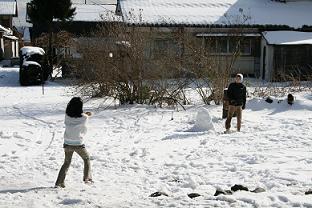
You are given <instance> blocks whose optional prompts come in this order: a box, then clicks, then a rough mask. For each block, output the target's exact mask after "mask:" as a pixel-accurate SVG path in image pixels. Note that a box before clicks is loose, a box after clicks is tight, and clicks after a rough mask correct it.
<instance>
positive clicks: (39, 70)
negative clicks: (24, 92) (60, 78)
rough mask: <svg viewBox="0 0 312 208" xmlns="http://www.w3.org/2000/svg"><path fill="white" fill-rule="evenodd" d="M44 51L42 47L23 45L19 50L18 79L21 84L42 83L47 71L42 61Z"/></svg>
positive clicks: (47, 74)
mask: <svg viewBox="0 0 312 208" xmlns="http://www.w3.org/2000/svg"><path fill="white" fill-rule="evenodd" d="M44 55H45V52H44V50H43V49H42V48H39V47H32V46H25V47H23V48H21V50H20V71H19V81H20V84H21V85H35V84H42V83H44V81H46V80H47V79H48V76H49V73H48V71H47V69H48V67H46V65H45V62H44Z"/></svg>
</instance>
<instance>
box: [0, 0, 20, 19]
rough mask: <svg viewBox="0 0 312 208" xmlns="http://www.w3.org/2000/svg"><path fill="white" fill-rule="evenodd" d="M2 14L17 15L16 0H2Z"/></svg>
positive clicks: (0, 8)
mask: <svg viewBox="0 0 312 208" xmlns="http://www.w3.org/2000/svg"><path fill="white" fill-rule="evenodd" d="M0 15H12V16H16V15H17V4H16V1H15V0H0Z"/></svg>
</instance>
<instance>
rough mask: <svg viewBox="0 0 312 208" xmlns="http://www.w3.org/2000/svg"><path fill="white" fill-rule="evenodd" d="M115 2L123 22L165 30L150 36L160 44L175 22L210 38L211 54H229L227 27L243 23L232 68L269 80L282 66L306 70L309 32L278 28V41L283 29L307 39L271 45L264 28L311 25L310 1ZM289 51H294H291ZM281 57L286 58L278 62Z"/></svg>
mask: <svg viewBox="0 0 312 208" xmlns="http://www.w3.org/2000/svg"><path fill="white" fill-rule="evenodd" d="M118 8H119V10H120V11H118V12H119V13H120V15H121V16H122V17H123V20H124V21H125V22H127V23H129V24H134V25H137V26H140V27H150V28H157V29H158V30H162V31H166V32H162V33H163V34H162V35H161V36H159V39H158V40H157V41H155V43H156V44H157V42H158V43H160V44H162V43H161V39H162V40H164V41H167V42H168V40H170V33H171V32H172V31H173V30H174V29H175V28H179V27H183V28H184V30H185V31H188V32H189V33H192V34H193V35H194V36H196V37H197V38H198V41H200V42H202V44H205V41H202V38H205V39H207V40H209V41H210V42H211V40H213V41H215V42H216V43H215V44H216V45H217V46H219V49H217V51H215V52H216V53H215V55H219V56H223V57H226V56H227V55H229V54H231V45H233V44H232V38H231V37H232V35H233V34H231V33H232V31H233V30H232V29H237V28H243V29H242V30H241V32H240V34H239V35H241V36H244V38H243V43H242V44H241V49H240V50H241V56H240V57H239V58H238V59H237V61H236V63H235V66H234V68H235V71H239V72H242V73H244V74H251V75H252V74H253V75H255V76H256V77H259V78H262V79H265V80H275V79H277V78H279V77H278V75H279V74H282V72H286V73H287V72H289V73H290V72H292V73H293V71H294V69H296V71H297V74H298V73H300V72H302V73H304V74H307V73H310V74H312V69H311V60H312V57H311V51H310V50H311V47H310V46H309V45H311V41H309V40H310V36H311V35H312V33H305V34H304V35H300V34H302V33H299V32H284V33H283V36H281V37H279V36H277V38H280V43H284V42H283V41H285V40H283V38H285V36H286V38H287V36H288V35H289V33H291V34H296V35H292V36H291V37H292V41H296V40H297V41H298V42H300V41H302V40H307V41H302V42H301V44H300V45H299V44H297V46H294V45H292V44H289V42H287V40H286V44H283V45H282V46H280V45H281V44H275V45H274V44H273V45H271V43H270V42H267V41H266V39H265V37H266V35H265V34H267V33H266V31H279V30H289V31H293V30H306V29H307V28H308V29H309V26H312V12H311V11H312V1H305V0H292V1H289V0H287V1H284V0H283V1H271V0H261V1H259V0H248V1H241V0H211V1H206V0H193V1H191V2H190V1H189V0H149V1H138V0H119V1H118V4H117V9H118ZM132 16H137V17H140V18H132ZM164 33H167V37H166V35H164ZM276 34H278V33H276ZM302 38H304V39H302ZM307 38H308V39H307ZM287 43H288V44H287ZM265 45H269V46H268V47H267V51H266V50H263V48H265V47H264V46H265ZM303 45H304V47H302V46H303ZM156 47H157V46H156ZM292 53H294V54H293V55H295V54H296V55H295V56H292V55H291V54H292ZM303 54H304V56H303V57H302V56H301V55H303ZM286 59H287V62H286V63H283V64H281V62H282V61H284V62H285V60H286Z"/></svg>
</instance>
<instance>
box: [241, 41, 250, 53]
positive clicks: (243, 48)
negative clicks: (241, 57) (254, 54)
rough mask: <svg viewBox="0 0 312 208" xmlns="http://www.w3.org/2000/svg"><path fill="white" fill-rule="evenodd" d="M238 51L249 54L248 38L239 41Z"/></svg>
mask: <svg viewBox="0 0 312 208" xmlns="http://www.w3.org/2000/svg"><path fill="white" fill-rule="evenodd" d="M240 51H241V53H242V54H251V41H250V39H246V40H242V41H241V42H240Z"/></svg>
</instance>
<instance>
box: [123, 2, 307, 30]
mask: <svg viewBox="0 0 312 208" xmlns="http://www.w3.org/2000/svg"><path fill="white" fill-rule="evenodd" d="M120 5H121V9H122V13H123V16H124V18H125V20H126V21H127V22H129V23H136V24H140V23H147V24H190V25H207V24H249V25H255V24H260V25H269V24H271V25H289V26H291V27H295V28H297V27H302V26H303V25H312V12H311V11H312V1H297V2H287V3H281V2H276V1H271V0H209V1H208V0H192V1H190V0H120ZM133 16H135V17H136V18H135V19H133V18H132V17H133ZM246 17H248V18H246ZM246 19H247V20H246Z"/></svg>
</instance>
